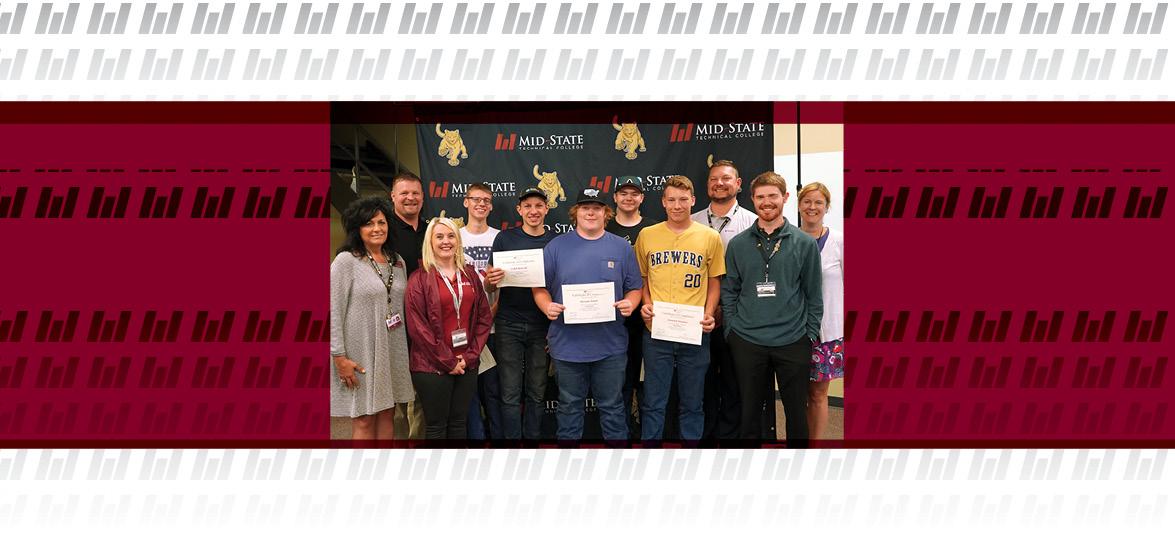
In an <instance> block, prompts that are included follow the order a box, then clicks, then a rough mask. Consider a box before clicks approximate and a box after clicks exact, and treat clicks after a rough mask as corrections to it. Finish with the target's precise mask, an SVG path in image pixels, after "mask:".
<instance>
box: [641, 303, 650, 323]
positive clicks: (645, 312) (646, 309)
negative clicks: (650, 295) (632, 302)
mask: <svg viewBox="0 0 1175 550" xmlns="http://www.w3.org/2000/svg"><path fill="white" fill-rule="evenodd" d="M641 318H642V319H644V320H645V322H646V323H652V322H653V304H645V305H643V306H641Z"/></svg>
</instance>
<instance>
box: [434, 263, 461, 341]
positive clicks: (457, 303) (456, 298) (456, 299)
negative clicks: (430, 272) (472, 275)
mask: <svg viewBox="0 0 1175 550" xmlns="http://www.w3.org/2000/svg"><path fill="white" fill-rule="evenodd" d="M454 271H455V273H456V275H457V290H453V283H450V282H449V278H448V277H446V276H444V275H443V274H441V273H440V272H439V271H438V272H437V274H438V275H440V276H441V280H442V281H444V282H445V286H447V287H449V295H450V296H452V297H453V309H455V310H457V328H461V300H462V298H463V294H464V292H463V291H462V290H461V270H460V269H456V270H454Z"/></svg>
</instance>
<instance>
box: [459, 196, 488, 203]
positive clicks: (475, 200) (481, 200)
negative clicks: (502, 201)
mask: <svg viewBox="0 0 1175 550" xmlns="http://www.w3.org/2000/svg"><path fill="white" fill-rule="evenodd" d="M465 200H467V201H469V202H472V203H473V204H489V203H491V202H494V199H487V198H485V197H465Z"/></svg>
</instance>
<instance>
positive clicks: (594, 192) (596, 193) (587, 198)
mask: <svg viewBox="0 0 1175 550" xmlns="http://www.w3.org/2000/svg"><path fill="white" fill-rule="evenodd" d="M587 202H594V203H596V204H602V205H605V206H607V204H606V203H604V199H602V198H600V190H599V189H591V188H584V189H583V190H581V191H580V192H579V198H577V199H575V204H584V203H587Z"/></svg>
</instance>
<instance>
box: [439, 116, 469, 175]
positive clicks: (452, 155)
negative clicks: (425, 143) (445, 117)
mask: <svg viewBox="0 0 1175 550" xmlns="http://www.w3.org/2000/svg"><path fill="white" fill-rule="evenodd" d="M437 137H439V138H441V144H440V145H438V146H437V154H438V155H440V156H442V157H446V158H448V159H449V166H457V165H458V164H461V161H460V160H457V157H458V156H460V157H461V158H463V159H467V158H469V151H468V150H466V149H465V141H464V140H462V139H461V131H460V130H441V123H439V122H438V123H437Z"/></svg>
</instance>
